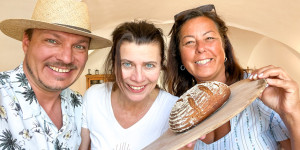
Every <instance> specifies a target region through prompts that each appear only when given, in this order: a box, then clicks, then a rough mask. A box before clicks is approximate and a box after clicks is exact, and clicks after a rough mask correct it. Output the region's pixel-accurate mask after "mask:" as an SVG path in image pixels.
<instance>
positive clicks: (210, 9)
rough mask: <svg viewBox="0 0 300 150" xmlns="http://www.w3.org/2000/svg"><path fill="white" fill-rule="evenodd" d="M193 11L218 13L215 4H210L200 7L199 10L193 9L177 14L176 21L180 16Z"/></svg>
mask: <svg viewBox="0 0 300 150" xmlns="http://www.w3.org/2000/svg"><path fill="white" fill-rule="evenodd" d="M192 11H201V12H216V9H215V6H214V5H213V4H208V5H202V6H200V7H197V8H193V9H188V10H184V11H182V12H180V13H178V14H176V15H175V16H174V19H175V20H176V19H177V18H178V17H179V16H182V15H185V14H188V13H190V12H192Z"/></svg>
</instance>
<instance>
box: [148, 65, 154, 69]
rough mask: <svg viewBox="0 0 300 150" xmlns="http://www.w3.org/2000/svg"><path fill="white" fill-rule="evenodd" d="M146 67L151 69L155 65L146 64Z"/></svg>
mask: <svg viewBox="0 0 300 150" xmlns="http://www.w3.org/2000/svg"><path fill="white" fill-rule="evenodd" d="M146 67H147V68H149V69H150V68H153V67H154V65H153V64H146Z"/></svg>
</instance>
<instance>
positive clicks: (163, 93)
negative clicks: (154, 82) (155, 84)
mask: <svg viewBox="0 0 300 150" xmlns="http://www.w3.org/2000/svg"><path fill="white" fill-rule="evenodd" d="M159 93H160V95H161V98H163V99H168V100H174V101H177V100H178V99H179V97H177V96H174V95H172V94H170V93H169V92H167V91H165V90H162V89H161V90H160V92H159Z"/></svg>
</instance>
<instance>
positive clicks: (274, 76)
mask: <svg viewBox="0 0 300 150" xmlns="http://www.w3.org/2000/svg"><path fill="white" fill-rule="evenodd" d="M249 79H251V80H256V79H266V81H267V83H268V87H266V88H265V90H264V91H263V92H262V94H261V95H260V97H259V98H260V99H261V100H262V101H263V102H264V103H265V104H266V105H267V106H269V107H270V108H272V109H273V110H275V111H276V112H277V113H278V114H279V115H280V117H281V119H282V120H283V121H284V123H285V125H286V126H287V128H288V130H289V133H290V140H286V141H281V142H280V144H281V146H282V148H283V149H289V148H290V147H292V149H296V148H299V147H300V128H299V127H300V98H299V86H298V84H297V83H296V81H294V80H293V79H292V78H291V77H289V75H288V74H287V73H286V72H285V71H284V70H283V69H282V68H279V67H275V66H272V65H270V66H266V67H262V68H260V69H258V70H255V71H253V72H252V73H251V76H250V77H249ZM289 143H291V144H289Z"/></svg>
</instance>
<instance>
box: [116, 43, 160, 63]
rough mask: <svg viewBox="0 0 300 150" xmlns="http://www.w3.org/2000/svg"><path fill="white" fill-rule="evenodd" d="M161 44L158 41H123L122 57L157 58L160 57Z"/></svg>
mask: <svg viewBox="0 0 300 150" xmlns="http://www.w3.org/2000/svg"><path fill="white" fill-rule="evenodd" d="M160 51H161V49H160V45H159V44H158V43H157V42H151V43H145V44H136V43H135V42H127V41H126V42H123V43H122V44H121V47H120V53H121V59H129V60H132V61H135V60H146V61H149V60H155V59H157V58H160Z"/></svg>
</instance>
